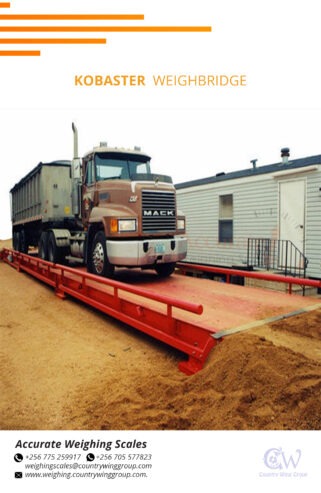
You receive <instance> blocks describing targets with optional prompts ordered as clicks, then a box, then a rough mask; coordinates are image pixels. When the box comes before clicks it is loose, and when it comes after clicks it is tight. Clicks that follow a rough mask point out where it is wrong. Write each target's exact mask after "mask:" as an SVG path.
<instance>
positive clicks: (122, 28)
mask: <svg viewBox="0 0 321 493" xmlns="http://www.w3.org/2000/svg"><path fill="white" fill-rule="evenodd" d="M211 31H212V27H211V26H0V32H122V33H139V32H148V33H150V32H155V33H162V32H172V33H177V32H185V33H186V32H211Z"/></svg>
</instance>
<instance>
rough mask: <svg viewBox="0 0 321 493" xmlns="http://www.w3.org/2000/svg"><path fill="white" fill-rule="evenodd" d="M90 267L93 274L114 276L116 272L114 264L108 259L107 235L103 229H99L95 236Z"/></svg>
mask: <svg viewBox="0 0 321 493" xmlns="http://www.w3.org/2000/svg"><path fill="white" fill-rule="evenodd" d="M88 268H89V271H90V272H91V273H92V274H96V275H97V276H104V277H112V276H113V274H114V266H113V265H111V264H110V263H109V260H108V256H107V248H106V237H105V235H104V233H103V231H98V233H96V235H95V237H94V240H93V243H92V246H91V249H90V258H89V264H88Z"/></svg>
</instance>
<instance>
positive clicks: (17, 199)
mask: <svg viewBox="0 0 321 493" xmlns="http://www.w3.org/2000/svg"><path fill="white" fill-rule="evenodd" d="M72 129H73V136H74V153H73V154H74V155H73V159H72V160H71V161H70V160H59V161H52V162H46V163H43V162H40V163H39V164H38V165H37V166H36V167H35V168H34V169H32V171H30V173H28V174H27V175H26V176H24V177H23V178H22V179H21V180H20V181H19V182H18V183H17V184H16V185H14V187H13V188H12V189H11V190H10V193H11V216H12V239H13V248H14V250H17V251H19V252H22V253H28V251H29V247H34V248H35V249H36V248H38V256H39V257H41V258H42V259H44V260H48V261H50V262H53V263H67V262H69V263H71V264H73V265H81V264H83V265H86V266H87V270H88V271H89V272H91V273H93V274H96V275H98V276H105V277H112V276H113V274H114V270H115V267H126V268H141V269H154V270H155V271H156V272H157V274H158V275H159V276H161V277H167V276H170V275H171V274H172V273H173V272H174V270H175V264H176V262H178V261H181V260H183V259H184V258H185V257H186V254H187V239H186V236H185V216H184V214H183V213H182V212H180V211H178V210H177V204H176V190H175V187H174V185H173V182H172V179H171V177H169V176H166V175H162V174H155V173H152V171H151V167H150V161H151V157H150V156H149V155H148V154H145V153H144V152H142V151H141V149H140V148H138V147H135V148H134V149H123V148H117V147H115V148H113V147H108V145H107V143H106V142H101V143H100V145H99V146H98V147H94V148H93V149H92V150H90V151H89V152H87V153H86V154H85V155H84V156H83V157H82V158H80V157H79V155H78V154H79V153H78V130H77V127H76V125H75V124H74V123H73V124H72Z"/></svg>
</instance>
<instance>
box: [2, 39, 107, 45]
mask: <svg viewBox="0 0 321 493" xmlns="http://www.w3.org/2000/svg"><path fill="white" fill-rule="evenodd" d="M37 43H39V44H106V43H107V40H106V39H103V38H30V39H29V38H3V39H1V38H0V44H37Z"/></svg>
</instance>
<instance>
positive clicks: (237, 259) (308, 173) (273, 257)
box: [176, 148, 321, 279]
mask: <svg viewBox="0 0 321 493" xmlns="http://www.w3.org/2000/svg"><path fill="white" fill-rule="evenodd" d="M281 152H282V154H281V157H282V160H281V162H279V163H276V164H271V165H266V166H257V165H256V161H252V166H251V167H249V168H248V169H244V170H241V171H235V172H231V173H226V174H225V173H219V174H217V175H216V176H212V177H209V178H204V179H199V180H194V181H190V182H186V183H180V184H178V185H176V188H177V196H178V197H177V200H178V205H179V208H180V209H181V210H182V211H184V213H185V214H186V219H187V236H188V257H187V258H186V261H187V262H194V263H201V264H207V265H217V266H226V267H232V266H233V267H238V268H240V267H242V268H252V267H254V268H262V269H270V270H279V271H283V272H286V273H291V274H293V275H304V267H305V266H307V269H306V276H307V277H311V278H319V279H321V263H320V262H321V155H318V156H311V157H306V158H302V159H293V160H291V159H290V158H289V149H287V148H286V149H282V151H281Z"/></svg>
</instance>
